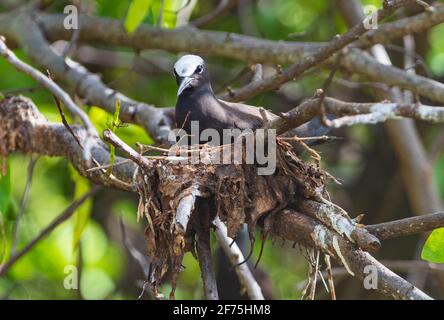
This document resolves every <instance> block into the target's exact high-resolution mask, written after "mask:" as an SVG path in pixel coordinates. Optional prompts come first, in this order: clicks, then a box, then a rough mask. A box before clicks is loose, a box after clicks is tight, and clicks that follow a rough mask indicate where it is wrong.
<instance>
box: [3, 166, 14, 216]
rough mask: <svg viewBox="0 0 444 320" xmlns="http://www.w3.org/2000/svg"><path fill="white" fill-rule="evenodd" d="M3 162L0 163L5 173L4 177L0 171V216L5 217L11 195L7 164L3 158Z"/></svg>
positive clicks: (9, 174)
mask: <svg viewBox="0 0 444 320" xmlns="http://www.w3.org/2000/svg"><path fill="white" fill-rule="evenodd" d="M3 161H6V163H2V162H1V161H0V168H2V167H5V168H6V172H5V175H2V173H1V169H0V215H3V216H5V215H6V212H7V211H8V209H9V206H10V204H11V198H12V195H11V173H10V168H9V163H8V162H7V159H6V158H3Z"/></svg>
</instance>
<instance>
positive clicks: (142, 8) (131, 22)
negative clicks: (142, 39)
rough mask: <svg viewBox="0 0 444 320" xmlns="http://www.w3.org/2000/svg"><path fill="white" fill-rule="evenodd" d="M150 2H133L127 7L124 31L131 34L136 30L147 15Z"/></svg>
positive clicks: (145, 0)
mask: <svg viewBox="0 0 444 320" xmlns="http://www.w3.org/2000/svg"><path fill="white" fill-rule="evenodd" d="M151 2H152V1H151V0H133V1H132V2H131V4H130V6H129V9H128V13H127V15H126V19H125V30H126V31H127V32H128V33H133V32H134V31H136V30H137V28H138V27H139V25H140V24H141V23H142V21H143V19H145V17H146V16H147V15H148V12H149V9H150V6H151Z"/></svg>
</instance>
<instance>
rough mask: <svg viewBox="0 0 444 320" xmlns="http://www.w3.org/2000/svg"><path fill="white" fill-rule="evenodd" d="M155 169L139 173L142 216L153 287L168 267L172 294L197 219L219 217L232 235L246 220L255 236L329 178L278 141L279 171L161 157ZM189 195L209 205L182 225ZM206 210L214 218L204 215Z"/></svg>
mask: <svg viewBox="0 0 444 320" xmlns="http://www.w3.org/2000/svg"><path fill="white" fill-rule="evenodd" d="M223 147H227V146H223ZM223 147H220V148H223ZM230 147H231V146H230ZM220 151H221V150H220V149H218V148H212V149H207V150H204V149H201V158H202V156H203V157H209V158H214V154H216V153H218V152H219V154H220ZM202 152H203V153H205V154H202ZM155 167H156V170H153V171H151V172H143V173H142V174H139V175H138V179H137V185H138V189H139V194H140V202H139V210H138V216H139V217H142V216H143V217H146V219H147V221H148V226H147V228H146V232H145V236H146V240H147V245H148V256H149V258H150V260H151V263H152V268H151V278H150V280H151V282H152V284H153V290H154V292H155V293H157V287H158V285H159V284H160V283H161V281H162V278H163V277H164V275H165V274H166V273H167V271H170V272H171V274H172V287H173V291H172V294H171V296H174V288H175V279H176V276H177V274H178V273H179V272H180V271H181V267H182V265H181V263H182V258H183V255H184V253H185V252H187V251H191V252H193V253H194V248H195V239H194V238H195V230H194V229H195V228H194V227H193V221H195V220H201V221H208V224H210V223H211V221H212V220H213V218H214V216H215V215H218V216H219V217H220V219H221V220H222V221H224V222H225V224H226V225H227V229H228V236H229V237H231V238H235V237H236V235H237V233H238V231H239V230H240V228H241V226H242V225H243V223H246V224H247V225H248V229H249V232H250V235H253V234H254V230H255V228H256V225H257V224H258V221H262V219H264V218H265V217H271V216H272V215H273V214H274V213H276V212H278V211H281V210H282V209H285V208H287V207H291V206H293V205H294V204H295V202H297V200H298V199H300V198H301V197H303V198H312V199H316V198H319V197H321V196H323V195H325V193H326V191H325V182H326V179H327V178H328V177H329V176H328V174H327V173H326V172H324V171H323V170H321V169H320V168H319V166H317V165H315V164H312V163H308V162H305V161H303V160H301V159H300V158H299V157H298V156H297V155H296V153H295V152H294V151H293V148H292V146H291V145H290V144H288V143H287V142H285V141H283V140H279V139H278V141H277V161H276V171H275V173H274V174H273V175H269V176H265V175H264V176H261V175H258V174H257V169H258V166H257V165H247V164H238V165H236V164H203V163H198V164H183V163H174V162H171V161H169V160H167V159H164V160H162V159H161V160H156V166H155ZM190 195H193V196H196V200H197V201H196V202H195V203H197V204H198V203H199V201H206V203H207V204H209V205H207V206H202V207H203V208H205V209H201V208H200V207H199V206H198V205H196V206H197V207H198V208H193V210H192V216H191V219H190V222H189V223H188V225H187V226H181V225H180V224H179V223H178V222H177V220H176V213H177V209H178V205H179V203H180V201H181V200H182V199H184V198H185V197H187V196H190ZM195 203H194V202H193V205H195ZM202 211H212V212H207V213H205V212H202ZM204 214H209V215H211V218H210V219H204V218H202V215H204ZM208 227H209V226H208Z"/></svg>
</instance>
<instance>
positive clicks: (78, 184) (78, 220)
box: [70, 166, 92, 251]
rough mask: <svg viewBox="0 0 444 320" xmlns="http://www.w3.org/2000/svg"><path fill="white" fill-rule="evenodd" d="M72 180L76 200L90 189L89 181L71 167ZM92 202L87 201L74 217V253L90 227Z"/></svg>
mask: <svg viewBox="0 0 444 320" xmlns="http://www.w3.org/2000/svg"><path fill="white" fill-rule="evenodd" d="M70 171H71V179H72V180H73V181H74V184H75V190H74V199H78V198H80V197H81V196H82V195H83V194H85V193H86V192H88V190H89V189H90V184H89V181H88V180H87V179H86V178H84V177H82V176H81V175H80V174H79V173H78V172H77V171H76V170H75V169H74V168H73V167H71V166H70ZM91 208H92V200H91V199H89V200H87V201H85V202H84V203H83V204H82V205H81V206H80V207H78V208H77V210H76V213H75V215H74V230H73V246H72V248H73V251H75V250H76V249H77V247H78V245H79V243H80V239H81V238H82V234H83V231H84V230H85V228H86V226H87V225H88V222H89V218H90V215H91Z"/></svg>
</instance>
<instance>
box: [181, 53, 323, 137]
mask: <svg viewBox="0 0 444 320" xmlns="http://www.w3.org/2000/svg"><path fill="white" fill-rule="evenodd" d="M188 57H195V59H194V60H193V59H191V58H188ZM187 58H188V59H189V60H190V62H188V61H186V59H187ZM182 59H184V60H185V61H184V63H183V64H181V60H182ZM187 62H188V63H187ZM176 68H178V69H179V70H176ZM183 68H185V69H186V68H188V69H187V70H186V71H187V72H185V71H184V69H183ZM174 74H175V76H176V81H177V83H178V85H179V94H178V99H177V103H176V124H177V127H178V128H182V129H184V130H185V131H186V132H187V133H190V132H191V122H192V121H199V131H200V132H201V131H202V130H205V129H209V128H212V129H215V130H217V131H218V132H219V133H220V134H222V130H223V129H241V130H244V129H252V130H255V129H257V128H260V127H262V126H263V117H262V115H261V113H260V111H259V108H257V107H254V106H250V105H246V104H242V103H232V102H227V101H223V100H221V99H218V98H217V97H216V96H215V95H214V92H213V89H212V88H211V83H210V75H209V72H208V70H207V68H206V66H205V64H204V62H203V60H202V59H201V58H200V57H197V56H190V55H188V56H184V57H182V58H181V59H179V60H178V62H177V63H176V65H175V70H174ZM184 82H186V83H187V85H186V86H184V85H183V83H184ZM267 117H268V119H270V120H272V119H274V118H276V117H278V116H277V115H275V114H273V113H271V112H268V111H267ZM327 131H328V128H326V127H324V126H322V125H321V123H320V122H319V120H317V119H314V120H312V121H310V122H307V123H306V124H304V125H302V126H300V127H298V128H296V129H295V130H294V131H293V132H292V133H293V134H296V135H298V136H300V137H301V136H302V137H304V136H317V135H322V134H325V133H326V132H327Z"/></svg>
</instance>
